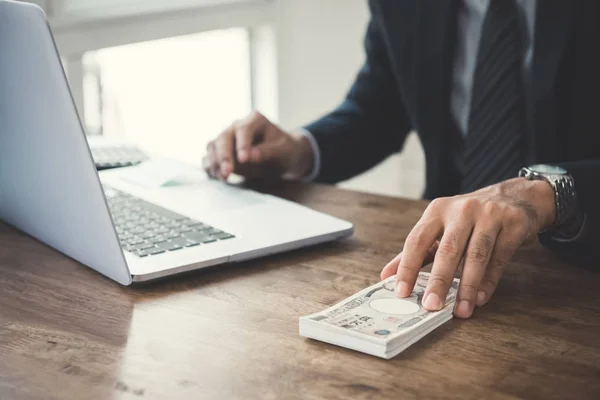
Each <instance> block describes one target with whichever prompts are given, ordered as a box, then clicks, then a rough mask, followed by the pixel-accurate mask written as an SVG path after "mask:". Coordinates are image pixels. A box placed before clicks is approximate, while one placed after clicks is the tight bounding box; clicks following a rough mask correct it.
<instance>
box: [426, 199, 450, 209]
mask: <svg viewBox="0 0 600 400" xmlns="http://www.w3.org/2000/svg"><path fill="white" fill-rule="evenodd" d="M447 204H448V198H447V197H438V198H436V199H433V200H432V201H431V203H429V206H427V211H429V212H435V211H440V210H442V209H444V208H445V207H446V205H447Z"/></svg>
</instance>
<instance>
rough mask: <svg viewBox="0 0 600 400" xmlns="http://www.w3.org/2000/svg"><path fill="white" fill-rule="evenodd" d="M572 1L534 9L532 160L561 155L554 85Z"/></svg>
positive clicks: (544, 1)
mask: <svg viewBox="0 0 600 400" xmlns="http://www.w3.org/2000/svg"><path fill="white" fill-rule="evenodd" d="M575 3H576V1H575V0H568V1H565V0H538V1H537V4H536V7H537V10H536V21H535V36H534V47H533V64H532V67H531V85H532V87H531V90H532V101H533V104H532V109H533V123H534V131H533V135H532V136H531V142H530V145H531V148H532V149H534V153H535V154H533V155H532V157H533V159H535V160H537V161H558V160H557V158H558V157H560V155H561V149H560V141H559V134H560V132H557V131H556V126H555V123H554V120H553V119H552V118H553V117H555V116H556V111H559V110H554V109H553V108H554V104H555V94H554V93H555V91H554V89H555V87H554V85H555V82H556V74H557V72H558V67H559V64H560V60H561V56H562V54H563V51H564V48H565V44H566V41H567V37H568V35H569V32H570V30H571V25H572V21H573V17H574V11H575V6H574V4H575Z"/></svg>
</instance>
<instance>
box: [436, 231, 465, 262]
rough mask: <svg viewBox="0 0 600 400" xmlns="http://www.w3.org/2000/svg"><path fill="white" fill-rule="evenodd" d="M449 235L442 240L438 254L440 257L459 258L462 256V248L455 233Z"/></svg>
mask: <svg viewBox="0 0 600 400" xmlns="http://www.w3.org/2000/svg"><path fill="white" fill-rule="evenodd" d="M448 236H449V237H448V238H447V239H446V240H442V242H441V243H440V245H439V247H438V250H437V254H439V256H440V257H442V258H446V259H451V260H454V259H457V258H459V257H460V256H461V253H462V252H461V249H459V248H458V244H457V239H456V236H455V235H453V234H450V235H448Z"/></svg>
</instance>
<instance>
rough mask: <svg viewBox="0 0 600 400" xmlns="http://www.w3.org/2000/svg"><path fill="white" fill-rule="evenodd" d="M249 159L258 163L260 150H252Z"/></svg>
mask: <svg viewBox="0 0 600 400" xmlns="http://www.w3.org/2000/svg"><path fill="white" fill-rule="evenodd" d="M250 158H251V159H252V161H254V162H258V161H260V150H258V149H252V150H251V151H250Z"/></svg>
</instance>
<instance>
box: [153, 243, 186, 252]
mask: <svg viewBox="0 0 600 400" xmlns="http://www.w3.org/2000/svg"><path fill="white" fill-rule="evenodd" d="M158 247H159V248H161V249H163V250H167V251H175V250H181V249H182V248H183V246H180V245H178V244H177V243H173V242H164V243H159V244H158Z"/></svg>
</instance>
